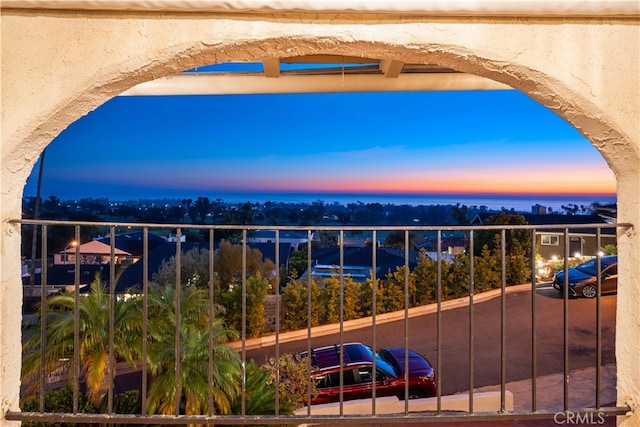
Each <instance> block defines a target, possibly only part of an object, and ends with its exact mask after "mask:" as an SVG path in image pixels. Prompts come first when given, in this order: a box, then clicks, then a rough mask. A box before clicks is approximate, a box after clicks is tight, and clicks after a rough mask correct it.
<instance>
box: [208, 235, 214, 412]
mask: <svg viewBox="0 0 640 427" xmlns="http://www.w3.org/2000/svg"><path fill="white" fill-rule="evenodd" d="M215 250H216V248H215V235H214V229H213V228H212V229H210V230H209V366H208V372H207V373H208V375H207V376H208V379H209V387H208V390H207V394H208V396H207V415H208V416H212V415H213V414H214V412H215V411H214V409H213V368H214V366H213V357H214V354H213V351H214V348H215V342H214V329H213V328H214V322H215V280H216V273H215Z"/></svg>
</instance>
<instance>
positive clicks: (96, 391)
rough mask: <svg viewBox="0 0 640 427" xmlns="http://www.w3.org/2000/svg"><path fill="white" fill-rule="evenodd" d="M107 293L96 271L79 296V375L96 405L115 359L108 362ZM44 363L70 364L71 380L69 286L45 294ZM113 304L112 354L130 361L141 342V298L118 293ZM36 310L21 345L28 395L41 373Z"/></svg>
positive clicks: (71, 301) (136, 357)
mask: <svg viewBox="0 0 640 427" xmlns="http://www.w3.org/2000/svg"><path fill="white" fill-rule="evenodd" d="M111 302H112V301H111V297H110V295H109V293H108V291H107V289H106V286H105V284H104V283H103V282H102V281H101V279H100V276H99V275H96V278H95V280H94V281H93V282H92V283H91V292H90V293H89V294H88V295H83V296H82V298H79V301H78V310H79V314H78V316H79V326H80V343H79V347H78V352H79V359H80V375H81V376H82V377H83V378H84V379H85V381H86V385H87V396H88V398H89V400H90V401H91V402H93V403H94V404H95V405H96V406H99V405H100V403H101V402H102V400H103V398H104V396H105V394H106V393H107V390H108V389H109V384H111V381H112V380H113V378H114V377H115V374H116V364H115V363H113V369H112V370H111V371H110V370H109V369H108V367H109V312H110V306H111ZM46 306H47V314H48V316H47V321H46V325H47V327H46V345H45V369H46V372H49V373H50V372H53V371H55V370H57V369H68V370H69V382H70V383H73V381H72V380H73V374H74V369H73V361H74V308H75V294H74V292H68V291H62V292H61V293H59V294H57V295H54V296H52V297H50V298H49V299H48V300H47V302H46ZM113 307H114V324H115V328H114V346H113V354H114V357H115V359H116V361H118V360H123V361H126V362H128V363H129V365H131V367H135V365H136V363H135V362H136V361H137V360H139V357H140V354H141V346H142V339H141V336H142V316H141V309H140V299H138V298H130V299H127V300H125V299H118V300H115V301H113ZM35 316H36V322H35V325H34V327H32V328H30V329H28V331H27V336H26V339H25V341H24V345H23V364H22V369H23V370H22V381H23V384H25V385H26V386H27V387H26V392H25V394H24V396H23V397H28V396H31V395H33V393H35V392H36V389H37V385H38V384H37V382H38V379H39V377H40V375H44V373H42V372H40V353H41V351H40V345H41V343H40V325H41V321H42V319H40V318H39V315H37V314H36V315H35Z"/></svg>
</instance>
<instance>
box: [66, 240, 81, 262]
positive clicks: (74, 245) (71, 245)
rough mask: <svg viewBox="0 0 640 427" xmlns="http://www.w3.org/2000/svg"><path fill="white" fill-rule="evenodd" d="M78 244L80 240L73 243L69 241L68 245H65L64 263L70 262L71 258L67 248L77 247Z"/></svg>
mask: <svg viewBox="0 0 640 427" xmlns="http://www.w3.org/2000/svg"><path fill="white" fill-rule="evenodd" d="M77 244H78V242H76V241H75V240H74V241H72V242H71V243H69V244H68V245H67V246H65V247H64V250H63V252H64V255H63V257H64V263H65V264H69V258H67V249H69V248H74V247H76V245H77Z"/></svg>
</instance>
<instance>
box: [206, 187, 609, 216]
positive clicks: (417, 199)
mask: <svg viewBox="0 0 640 427" xmlns="http://www.w3.org/2000/svg"><path fill="white" fill-rule="evenodd" d="M201 196H202V197H204V196H206V197H209V199H210V200H215V199H217V198H220V199H222V200H223V201H224V202H231V203H243V202H248V201H249V202H252V203H256V202H259V203H264V202H267V201H271V202H283V203H313V202H317V201H322V202H323V203H324V204H332V203H334V202H335V203H338V204H341V205H347V204H349V203H359V202H361V203H365V204H366V203H380V204H383V205H384V204H393V205H410V206H418V205H425V206H426V205H456V204H458V203H460V204H461V205H467V206H474V205H475V206H478V207H480V206H486V207H487V208H488V209H491V210H501V209H503V208H504V209H507V210H511V209H513V210H514V211H517V212H531V209H532V207H533V206H534V205H536V204H537V205H541V206H544V207H546V208H551V209H552V210H553V211H561V210H562V206H563V205H565V206H566V205H570V204H575V205H578V206H587V207H588V206H589V205H591V204H592V203H594V202H597V203H599V204H611V203H616V195H615V194H586V195H585V194H579V195H575V194H566V195H557V194H553V195H549V194H539V195H532V194H423V193H421V194H416V193H378V194H372V193H293V192H228V193H227V192H225V193H221V192H220V193H216V194H214V195H211V194H207V195H201ZM196 198H197V197H196Z"/></svg>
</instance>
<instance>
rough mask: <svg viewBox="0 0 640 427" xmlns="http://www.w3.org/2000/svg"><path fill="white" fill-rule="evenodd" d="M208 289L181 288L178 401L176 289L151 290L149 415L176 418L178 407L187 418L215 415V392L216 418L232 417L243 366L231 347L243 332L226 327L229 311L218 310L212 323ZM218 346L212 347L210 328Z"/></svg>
mask: <svg viewBox="0 0 640 427" xmlns="http://www.w3.org/2000/svg"><path fill="white" fill-rule="evenodd" d="M208 296H209V295H208V290H206V289H202V288H198V287H196V286H183V287H181V289H180V298H179V300H180V317H179V319H180V328H179V330H180V333H179V339H180V346H179V348H180V353H179V355H178V356H179V363H180V364H179V372H180V375H179V381H180V384H179V385H180V387H179V390H178V396H180V398H179V399H180V401H179V402H176V375H175V362H176V351H175V344H176V310H175V305H174V302H175V300H176V288H175V286H173V285H170V284H167V285H159V284H155V283H154V284H151V285H150V286H149V349H148V358H147V363H148V367H149V372H150V374H151V375H152V382H151V387H150V389H149V396H148V400H147V403H148V411H149V413H159V414H174V413H175V412H176V403H178V405H179V409H180V412H181V413H184V414H187V415H196V414H206V413H208V412H209V404H208V402H209V392H210V391H211V393H212V397H213V408H211V409H212V412H213V413H214V414H230V413H231V409H232V404H233V402H234V401H235V400H236V399H237V397H238V396H239V395H240V393H241V379H242V375H241V372H242V370H241V363H240V357H239V355H238V353H237V352H235V351H234V350H233V349H232V348H230V347H228V346H226V345H225V343H226V342H228V341H229V340H230V339H232V338H236V337H237V333H236V332H235V331H233V330H231V329H229V328H227V327H226V326H225V324H224V319H223V318H222V312H223V308H222V307H221V306H219V305H216V306H214V313H213V315H214V318H213V320H212V324H211V325H210V321H209V320H210V315H209V298H208ZM210 326H212V330H213V348H211V349H210V348H209V347H210V346H209V327H210ZM210 351H211V352H212V354H213V361H214V363H213V370H212V373H213V375H212V376H213V380H212V382H210V381H209V354H210Z"/></svg>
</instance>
